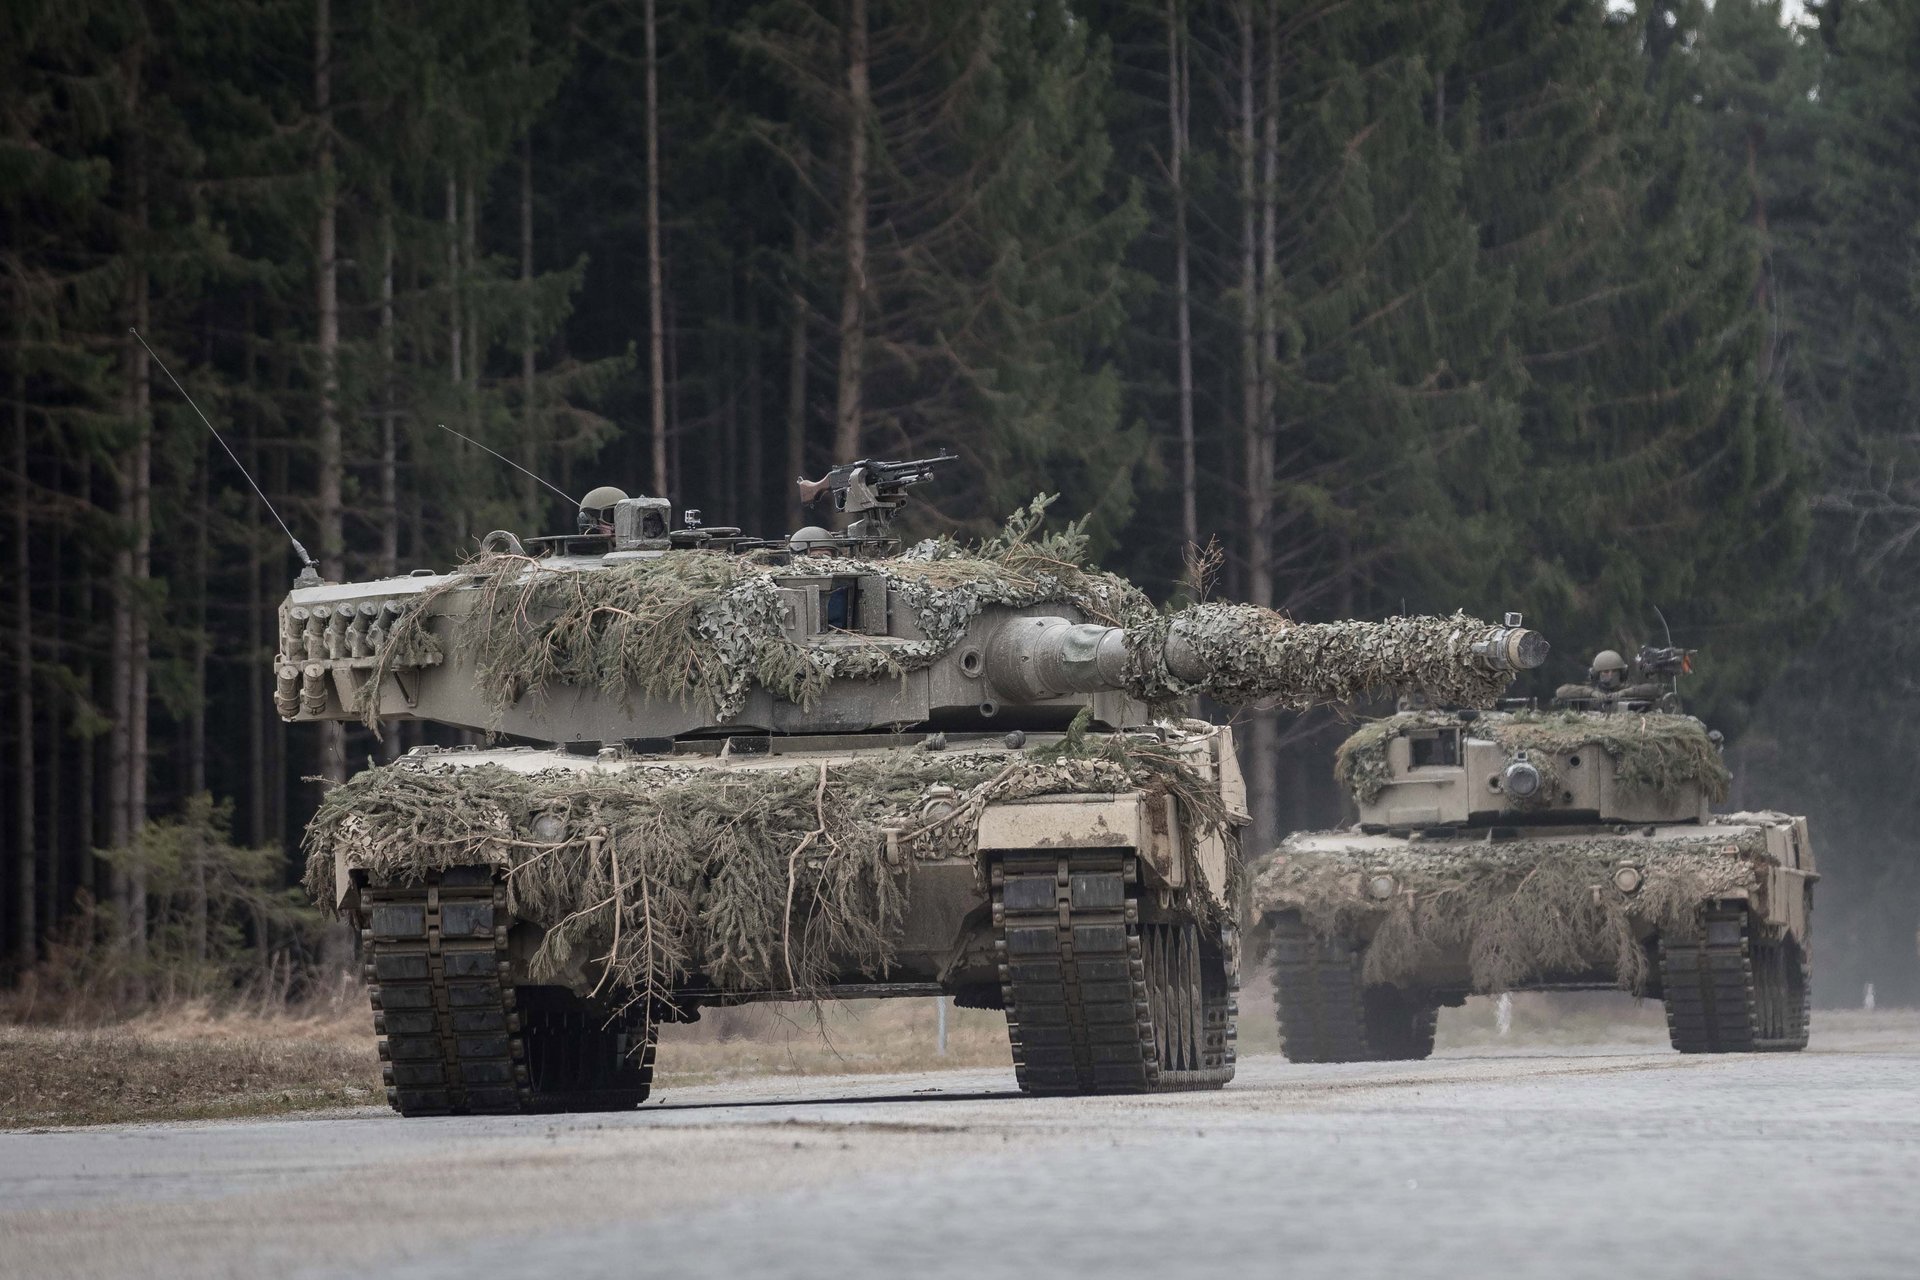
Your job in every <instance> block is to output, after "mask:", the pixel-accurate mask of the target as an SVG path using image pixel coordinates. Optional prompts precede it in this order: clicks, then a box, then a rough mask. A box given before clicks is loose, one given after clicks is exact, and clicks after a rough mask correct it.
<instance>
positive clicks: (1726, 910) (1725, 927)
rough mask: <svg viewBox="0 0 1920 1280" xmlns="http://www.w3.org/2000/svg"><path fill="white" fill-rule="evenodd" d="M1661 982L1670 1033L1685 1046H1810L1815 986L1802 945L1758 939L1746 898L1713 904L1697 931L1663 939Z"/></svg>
mask: <svg viewBox="0 0 1920 1280" xmlns="http://www.w3.org/2000/svg"><path fill="white" fill-rule="evenodd" d="M1660 983H1661V989H1662V991H1663V993H1664V995H1665V1003H1666V1010H1667V1036H1668V1038H1669V1039H1670V1040H1671V1041H1672V1043H1673V1047H1674V1048H1675V1049H1677V1050H1679V1051H1680V1052H1681V1053H1769V1052H1771V1053H1779V1052H1791V1051H1793V1050H1796V1049H1804V1048H1806V1047H1807V1035H1808V1028H1809V1023H1810V1008H1811V987H1810V985H1809V983H1808V982H1807V975H1806V967H1805V962H1804V959H1803V957H1802V955H1801V953H1800V948H1799V944H1797V943H1795V942H1794V941H1793V940H1792V939H1790V938H1786V937H1782V938H1780V939H1778V940H1776V941H1771V942H1758V943H1756V942H1755V941H1754V939H1753V936H1752V916H1751V915H1750V913H1749V912H1748V910H1747V906H1746V904H1745V903H1742V902H1723V903H1714V904H1712V905H1710V906H1707V907H1705V908H1703V909H1702V910H1701V912H1700V927H1699V930H1698V932H1696V933H1694V934H1692V935H1690V936H1688V937H1685V938H1675V939H1669V938H1665V937H1663V938H1661V940H1660Z"/></svg>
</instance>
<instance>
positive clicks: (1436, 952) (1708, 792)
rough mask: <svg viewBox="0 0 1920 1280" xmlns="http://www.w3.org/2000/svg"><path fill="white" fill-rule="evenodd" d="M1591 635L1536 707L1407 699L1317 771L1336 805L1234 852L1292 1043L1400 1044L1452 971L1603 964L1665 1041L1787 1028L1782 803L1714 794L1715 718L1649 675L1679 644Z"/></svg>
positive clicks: (1798, 1044) (1742, 1043)
mask: <svg viewBox="0 0 1920 1280" xmlns="http://www.w3.org/2000/svg"><path fill="white" fill-rule="evenodd" d="M1634 665H1635V666H1637V667H1638V668H1639V670H1638V672H1637V676H1638V678H1637V679H1635V678H1634V675H1635V674H1636V673H1630V670H1629V666H1628V663H1627V662H1625V661H1624V660H1623V659H1621V657H1620V655H1618V654H1617V653H1613V652H1611V651H1609V652H1604V653H1602V654H1600V655H1599V657H1598V658H1597V659H1596V660H1595V662H1594V665H1593V668H1592V670H1590V671H1589V673H1588V683H1586V684H1575V685H1563V686H1561V688H1560V689H1559V691H1558V694H1557V696H1556V698H1555V702H1556V704H1557V707H1556V709H1555V710H1551V711H1536V710H1531V709H1517V710H1502V711H1495V712H1490V713H1479V712H1474V711H1466V710H1463V711H1458V712H1451V711H1449V712H1441V711H1432V710H1419V709H1416V710H1406V709H1403V710H1402V711H1401V713H1400V714H1397V715H1395V716H1392V717H1390V718H1388V719H1384V720H1380V721H1376V722H1374V723H1371V724H1367V725H1365V726H1363V727H1362V728H1361V729H1360V730H1359V731H1358V732H1356V733H1355V734H1353V735H1352V736H1351V737H1350V738H1348V739H1347V741H1346V742H1345V743H1344V744H1343V745H1342V746H1341V748H1340V751H1339V754H1338V756H1337V758H1336V766H1335V772H1336V775H1337V776H1338V778H1339V780H1340V781H1341V782H1342V783H1343V784H1345V785H1346V786H1347V787H1348V788H1349V789H1350V791H1351V792H1352V795H1353V800H1354V803H1355V805H1356V806H1358V809H1359V819H1360V820H1359V822H1358V823H1357V824H1356V825H1355V826H1353V827H1351V828H1349V829H1347V830H1344V831H1330V832H1312V833H1301V834H1296V835H1293V836H1290V837H1288V839H1287V840H1286V841H1284V842H1283V843H1282V844H1281V846H1280V847H1279V849H1277V850H1276V851H1275V852H1274V853H1273V854H1271V855H1270V856H1269V857H1268V858H1266V859H1265V860H1264V861H1263V862H1262V863H1260V864H1259V865H1258V866H1256V867H1254V868H1253V871H1252V874H1253V878H1254V885H1253V889H1252V895H1251V896H1252V907H1253V915H1254V918H1255V920H1256V921H1257V928H1256V930H1255V940H1256V943H1257V944H1258V945H1259V946H1261V947H1262V948H1263V949H1264V951H1265V953H1266V956H1267V962H1268V963H1269V964H1270V965H1271V966H1272V972H1273V977H1274V986H1275V999H1276V1003H1277V1005H1278V1012H1279V1018H1280V1027H1281V1035H1282V1039H1283V1047H1284V1050H1285V1052H1286V1055H1287V1056H1288V1057H1289V1058H1290V1059H1292V1060H1293V1061H1295V1062H1352V1061H1363V1060H1378V1059H1405V1058H1423V1057H1425V1056H1426V1055H1427V1054H1428V1053H1429V1052H1430V1051H1431V1050H1432V1048H1433V1035H1434V1023H1435V1014H1436V1011H1437V1009H1438V1008H1439V1007H1440V1006H1442V1005H1457V1004H1460V1003H1461V1002H1462V1001H1464V1000H1465V998H1466V997H1467V996H1468V995H1469V994H1474V993H1491V992H1503V991H1522V990H1536V991H1537V990H1561V991H1564V990H1582V989H1595V988H1615V987H1618V988H1625V989H1627V990H1629V991H1633V992H1635V993H1637V994H1645V995H1651V996H1657V997H1659V998H1661V999H1662V1000H1664V1001H1665V1004H1666V1013H1667V1026H1668V1030H1669V1033H1670V1036H1671V1039H1672V1042H1673V1047H1674V1048H1676V1049H1678V1050H1680V1051H1681V1052H1683V1053H1728V1052H1737V1051H1747V1050H1790V1049H1800V1048H1803V1047H1805V1045H1806V1043H1807V1019H1808V987H1807V978H1808V960H1809V958H1808V951H1807V945H1808V937H1807V925H1808V915H1809V912H1810V910H1811V907H1812V898H1813V883H1814V881H1815V879H1817V874H1816V872H1815V869H1814V860H1813V847H1812V844H1811V843H1810V841H1809V840H1808V836H1807V822H1806V819H1805V818H1801V817H1795V816H1791V815H1788V814H1783V813H1773V812H1760V813H1730V814H1715V813H1713V812H1712V811H1711V808H1710V806H1711V804H1713V803H1714V802H1717V801H1720V800H1724V799H1725V798H1726V794H1727V788H1728V784H1729V782H1730V781H1731V779H1730V775H1729V774H1728V771H1727V768H1726V766H1725V764H1724V763H1723V762H1722V760H1721V752H1720V735H1719V734H1718V733H1711V732H1709V731H1708V729H1707V728H1706V726H1705V725H1703V724H1702V723H1701V722H1700V721H1698V720H1696V719H1694V718H1693V717H1691V716H1687V715H1683V714H1680V713H1679V711H1678V709H1677V701H1676V698H1675V695H1674V693H1673V691H1672V690H1671V688H1669V687H1665V686H1663V684H1662V683H1661V677H1662V676H1667V675H1673V674H1677V673H1679V672H1680V671H1682V670H1691V654H1690V653H1688V652H1686V651H1682V650H1678V649H1671V648H1666V649H1655V648H1649V649H1645V650H1642V651H1641V654H1640V655H1639V657H1638V658H1637V659H1636V661H1635V664H1634Z"/></svg>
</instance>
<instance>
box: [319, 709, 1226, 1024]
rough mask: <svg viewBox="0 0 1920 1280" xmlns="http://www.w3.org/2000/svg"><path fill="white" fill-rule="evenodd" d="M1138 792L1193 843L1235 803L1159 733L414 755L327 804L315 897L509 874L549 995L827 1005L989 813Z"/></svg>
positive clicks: (881, 965)
mask: <svg viewBox="0 0 1920 1280" xmlns="http://www.w3.org/2000/svg"><path fill="white" fill-rule="evenodd" d="M936 787H944V788H950V789H951V790H949V791H938V792H936V791H935V790H934V788H936ZM1133 790H1143V791H1146V792H1149V793H1153V794H1162V795H1168V794H1170V795H1172V796H1174V797H1175V798H1176V800H1177V801H1178V802H1179V804H1180V805H1181V807H1182V818H1183V821H1182V823H1181V828H1182V830H1183V831H1184V832H1186V833H1187V838H1188V839H1190V840H1191V839H1197V838H1199V837H1200V836H1201V835H1203V834H1204V833H1206V832H1208V831H1211V830H1213V829H1214V828H1215V827H1216V826H1217V824H1219V823H1221V822H1222V821H1224V819H1225V814H1224V811H1223V810H1222V808H1221V804H1220V800H1219V798H1218V795H1217V793H1216V792H1214V791H1213V790H1212V789H1211V788H1210V787H1209V786H1208V785H1207V784H1206V783H1204V782H1202V781H1201V780H1200V779H1199V778H1198V776H1197V775H1196V774H1194V773H1193V771H1192V770H1191V769H1190V768H1188V767H1187V766H1186V765H1185V764H1184V763H1182V762H1181V761H1180V760H1179V759H1178V757H1177V756H1176V755H1175V754H1174V753H1173V752H1171V751H1169V750H1167V749H1165V748H1164V747H1162V746H1160V745H1159V744H1158V743H1157V742H1156V741H1152V740H1147V739H1144V738H1139V737H1134V738H1122V737H1117V736H1116V737H1112V738H1106V737H1099V738H1088V739H1082V738H1079V737H1077V736H1076V737H1074V738H1070V739H1069V740H1068V741H1067V742H1065V743H1063V744H1060V745H1056V746H1053V747H1049V748H1045V749H1036V750H1031V751H1014V750H993V751H964V752H952V753H947V752H933V751H923V750H910V749H902V750H898V751H889V752H885V753H880V754H876V755H872V756H867V757H859V758H854V759H841V760H837V761H833V762H830V763H805V764H796V765H794V766H793V767H778V766H771V767H769V766H763V765H754V766H752V767H721V768H713V767H708V768H700V767H694V766H689V765H680V764H673V763H660V764H648V763H635V764H633V765H629V766H625V767H622V768H619V769H597V768H593V767H582V768H578V769H570V768H554V769H547V770H544V771H541V772H537V773H520V772H515V771H513V770H510V769H507V768H503V767H501V766H499V765H493V764H481V765H476V766H472V767H466V768H462V767H458V766H456V765H454V764H452V763H450V762H447V761H445V760H443V759H435V758H432V757H427V758H423V759H421V760H417V761H416V760H408V759H402V760H401V761H399V762H397V763H395V764H392V765H387V766H383V767H379V768H374V769H369V770H367V771H365V772H363V773H361V774H358V775H357V776H355V777H354V778H352V779H351V780H349V781H348V782H346V783H344V784H342V785H341V786H339V787H336V788H334V789H333V790H332V791H330V792H329V793H328V794H327V796H326V798H325V800H324V801H323V802H322V804H321V807H320V811H319V813H318V814H316V815H315V817H314V820H313V822H312V824H311V825H310V826H309V827H308V829H307V835H306V852H307V859H308V860H307V874H306V885H307V889H308V891H309V892H311V893H312V894H313V895H314V897H315V899H316V900H317V901H321V902H330V901H331V895H332V892H333V876H334V866H335V858H336V856H337V855H341V854H344V855H345V857H346V859H347V862H348V865H349V866H351V867H353V868H356V869H363V870H365V871H366V872H367V873H368V874H369V875H370V876H371V877H373V878H374V879H375V880H378V881H405V880H408V879H415V878H418V877H419V876H420V875H421V874H422V873H424V872H426V871H428V870H431V869H435V868H444V867H452V866H472V865H490V866H495V867H499V868H501V870H502V872H503V873H504V879H505V881H506V885H507V891H508V904H509V909H510V910H511V912H512V913H513V915H514V916H515V917H517V918H519V919H522V920H528V921H532V922H533V923H535V924H538V925H540V926H542V927H543V928H544V929H545V931H546V932H545V937H544V940H543V941H542V943H541V945H540V947H539V950H538V952H537V953H536V955H535V956H534V957H533V960H532V970H533V975H534V977H535V978H536V980H539V981H550V982H556V983H563V984H572V985H575V986H578V985H579V984H580V982H581V981H582V980H583V977H584V980H585V981H586V982H587V983H589V984H594V983H598V984H603V985H604V987H605V989H606V991H607V992H608V993H610V994H611V995H612V996H613V997H614V998H615V999H616V1000H617V1001H631V1000H647V999H667V998H669V997H670V994H671V993H672V992H673V991H674V990H675V989H676V988H678V987H681V986H683V985H685V983H686V982H687V980H688V979H689V978H690V977H692V976H694V975H699V976H700V977H702V978H703V979H704V981H706V982H708V983H711V984H713V985H714V986H715V987H718V988H721V989H725V990H738V991H762V992H765V991H781V992H793V993H796V994H800V995H807V994H812V993H816V992H818V991H820V990H821V989H822V988H823V986H824V985H825V984H826V983H827V982H828V980H829V979H830V978H832V977H833V976H834V975H835V974H836V973H840V972H844V971H846V970H847V969H848V968H849V967H850V968H851V969H853V970H857V971H859V972H862V973H866V974H869V975H875V976H878V975H880V974H883V973H884V972H885V970H886V969H887V966H888V964H889V963H890V961H891V959H892V956H893V948H894V945H895V941H896V937H897V934H898V931H899V927H900V924H901V920H902V913H903V911H904V908H905V898H904V893H905V891H904V887H903V880H902V877H901V876H900V875H899V874H898V873H899V872H900V871H901V870H902V869H904V865H905V863H906V861H907V860H908V859H911V858H927V857H941V856H951V855H956V854H960V855H971V854H972V852H973V850H974V837H975V831H976V829H977V824H978V820H979V816H980V813H981V811H982V809H984V808H985V807H986V806H987V805H988V804H991V803H994V802H999V801H1009V800H1017V799H1021V798H1023V797H1027V796H1034V795H1046V794H1058V793H1066V792H1083V793H1095V794H1101V793H1105V794H1113V793H1119V792H1126V791H1133ZM930 803H931V804H932V805H933V806H934V807H933V808H932V809H931V810H930V808H929V805H930ZM949 806H950V807H949ZM543 818H547V819H549V820H548V821H544V822H543V821H541V820H542V819H543ZM536 824H538V825H536Z"/></svg>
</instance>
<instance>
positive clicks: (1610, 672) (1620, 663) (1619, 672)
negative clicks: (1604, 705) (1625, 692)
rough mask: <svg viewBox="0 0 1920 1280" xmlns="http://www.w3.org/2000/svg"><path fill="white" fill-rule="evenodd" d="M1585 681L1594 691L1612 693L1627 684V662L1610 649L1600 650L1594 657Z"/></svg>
mask: <svg viewBox="0 0 1920 1280" xmlns="http://www.w3.org/2000/svg"><path fill="white" fill-rule="evenodd" d="M1587 679H1588V680H1589V681H1591V682H1592V684H1593V687H1594V688H1596V689H1601V690H1606V691H1612V690H1614V689H1619V688H1621V687H1623V686H1624V685H1625V684H1626V683H1627V660H1626V659H1625V658H1623V657H1621V656H1620V655H1619V654H1618V653H1616V652H1614V651H1613V650H1612V649H1602V650H1601V651H1600V652H1599V653H1597V654H1595V655H1594V658H1593V666H1592V668H1591V669H1589V670H1588V672H1587Z"/></svg>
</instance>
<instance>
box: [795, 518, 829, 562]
mask: <svg viewBox="0 0 1920 1280" xmlns="http://www.w3.org/2000/svg"><path fill="white" fill-rule="evenodd" d="M787 546H788V547H789V548H791V549H792V550H794V551H796V552H798V553H799V554H801V555H805V554H807V553H808V552H809V551H826V550H830V549H832V547H833V546H834V537H833V534H832V532H831V531H829V530H826V529H822V528H821V527H820V526H819V525H817V524H810V525H808V526H807V527H806V528H804V529H796V530H794V531H793V533H792V535H791V536H790V537H788V538H787Z"/></svg>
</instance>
